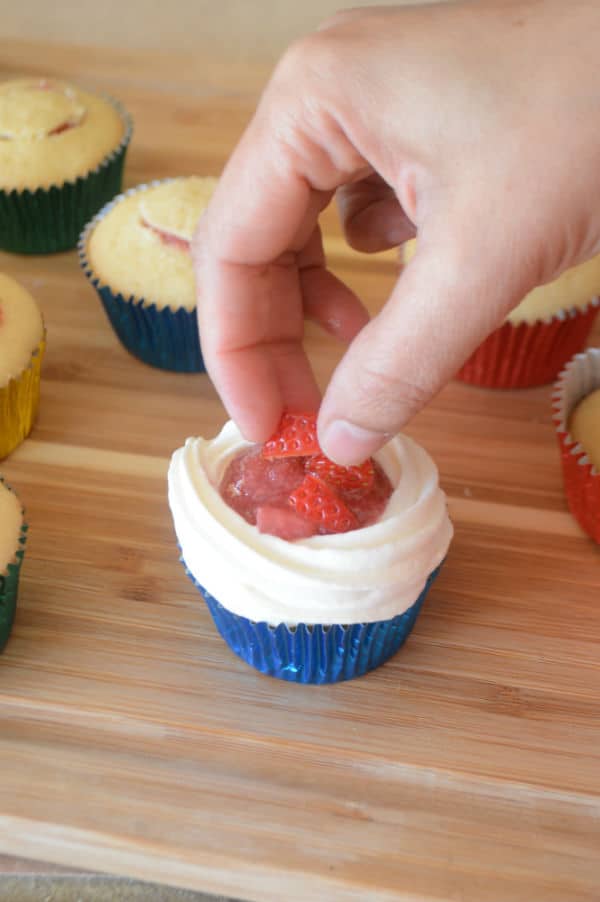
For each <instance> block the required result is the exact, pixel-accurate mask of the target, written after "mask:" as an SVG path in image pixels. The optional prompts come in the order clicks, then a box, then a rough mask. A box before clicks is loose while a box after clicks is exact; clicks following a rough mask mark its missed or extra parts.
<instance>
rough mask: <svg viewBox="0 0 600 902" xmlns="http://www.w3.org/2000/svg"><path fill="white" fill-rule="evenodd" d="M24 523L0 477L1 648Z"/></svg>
mask: <svg viewBox="0 0 600 902" xmlns="http://www.w3.org/2000/svg"><path fill="white" fill-rule="evenodd" d="M26 538H27V526H26V524H25V523H24V521H23V511H22V509H21V505H20V503H19V500H18V498H17V496H16V495H15V494H14V492H12V491H11V490H10V489H9V488H8V486H7V485H6V483H5V482H3V480H2V478H1V477H0V652H1V651H2V650H3V649H4V646H5V645H6V643H7V641H8V637H9V636H10V632H11V630H12V625H13V621H14V619H15V609H16V606H17V594H18V590H19V571H20V569H21V563H22V561H23V555H24V553H25V540H26Z"/></svg>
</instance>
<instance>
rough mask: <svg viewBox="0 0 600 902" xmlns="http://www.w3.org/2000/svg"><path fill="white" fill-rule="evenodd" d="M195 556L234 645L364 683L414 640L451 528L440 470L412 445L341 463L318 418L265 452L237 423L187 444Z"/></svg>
mask: <svg viewBox="0 0 600 902" xmlns="http://www.w3.org/2000/svg"><path fill="white" fill-rule="evenodd" d="M169 504H170V507H171V512H172V515H173V521H174V525H175V532H176V534H177V539H178V543H179V547H180V550H181V557H182V561H183V563H184V565H185V568H186V570H187V571H188V574H189V575H190V576H191V578H192V580H193V582H194V584H195V585H196V586H197V587H198V589H199V591H200V592H201V594H202V596H203V598H204V600H205V601H206V604H207V605H208V608H209V611H210V613H211V615H212V617H213V619H214V622H215V625H216V627H217V629H218V630H219V632H220V633H221V635H222V636H223V638H224V639H225V641H226V642H227V644H228V645H229V646H230V648H231V649H232V650H233V651H234V652H235V653H236V654H237V655H239V656H240V657H241V658H242V659H243V660H244V661H246V662H247V663H248V664H250V665H252V666H253V667H255V668H257V669H258V670H260V671H261V672H262V673H265V674H268V675H270V676H275V677H279V678H280V679H284V680H288V681H292V682H298V683H332V682H337V681H340V680H347V679H351V678H353V677H358V676H361V675H363V674H365V673H367V672H368V671H369V670H372V669H374V668H375V667H378V666H379V665H381V664H383V663H384V662H385V661H387V660H388V659H389V658H390V657H391V656H392V655H394V654H395V653H396V651H398V649H399V648H400V646H401V645H402V644H403V643H404V642H405V640H406V639H407V637H408V636H409V634H410V632H411V630H412V628H413V626H414V623H415V621H416V619H417V616H418V614H419V611H420V609H421V606H422V604H423V602H424V599H425V596H426V595H427V593H428V591H429V588H430V586H431V584H432V582H433V580H434V579H435V577H436V575H437V573H438V571H439V569H440V567H441V564H442V562H443V560H444V558H445V556H446V553H447V550H448V546H449V544H450V541H451V538H452V526H451V524H450V520H449V518H448V514H447V511H446V503H445V496H444V493H443V492H442V491H441V489H440V487H439V483H438V474H437V470H436V467H435V465H434V463H433V461H432V460H431V458H430V457H429V456H428V455H427V453H426V452H425V451H424V450H423V449H422V448H421V447H419V446H418V445H417V444H416V443H415V442H413V441H412V440H411V439H409V438H407V437H406V436H397V437H396V438H394V439H392V440H391V441H390V442H389V443H388V444H387V445H386V446H385V447H384V448H383V449H382V450H381V451H380V452H378V454H377V455H375V458H374V459H370V460H367V461H365V462H364V463H363V464H362V465H360V466H357V467H339V466H337V465H335V464H333V463H332V462H331V461H329V460H328V459H327V458H325V457H324V456H323V454H322V453H321V451H320V449H319V447H318V444H317V441H316V425H315V418H314V416H308V415H305V416H302V415H293V414H286V415H285V416H284V418H283V420H282V423H281V425H280V429H279V431H278V433H277V434H276V435H275V436H273V438H272V440H271V441H269V442H267V443H266V444H265V445H264V446H257V445H252V444H250V443H248V442H246V441H244V440H243V438H242V436H241V435H240V432H239V430H238V429H237V427H236V426H235V425H234V424H233V423H231V422H230V423H227V424H226V426H225V427H224V428H223V430H222V431H221V433H220V434H219V435H218V436H217V438H215V439H213V440H212V441H207V440H205V439H202V438H194V439H188V441H187V442H186V444H185V446H184V447H183V448H180V449H179V450H178V451H176V452H175V454H174V455H173V458H172V460H171V465H170V468H169Z"/></svg>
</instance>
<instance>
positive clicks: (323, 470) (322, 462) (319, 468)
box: [305, 454, 375, 492]
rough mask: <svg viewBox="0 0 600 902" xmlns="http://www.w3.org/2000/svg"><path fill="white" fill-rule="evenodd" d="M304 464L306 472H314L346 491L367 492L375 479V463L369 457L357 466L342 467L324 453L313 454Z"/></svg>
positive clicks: (325, 480)
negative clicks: (360, 490)
mask: <svg viewBox="0 0 600 902" xmlns="http://www.w3.org/2000/svg"><path fill="white" fill-rule="evenodd" d="M305 466H306V470H307V472H308V473H314V474H315V475H316V476H319V477H320V478H321V479H322V480H323V481H324V482H327V483H329V485H332V486H335V487H336V488H339V489H344V490H346V491H355V490H357V489H362V490H363V491H365V492H368V491H369V489H371V488H372V487H373V483H374V481H375V464H374V462H373V460H372V459H371V458H369V459H368V460H365V462H364V463H362V464H359V465H358V466H353V467H342V466H341V465H340V464H334V462H333V461H332V460H329V458H328V457H325V455H324V454H315V455H314V457H309V458H307V460H306V464H305Z"/></svg>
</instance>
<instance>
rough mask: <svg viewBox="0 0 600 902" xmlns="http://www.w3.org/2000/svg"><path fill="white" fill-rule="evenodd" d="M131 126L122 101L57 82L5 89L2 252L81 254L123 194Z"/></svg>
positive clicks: (0, 151) (0, 153)
mask: <svg viewBox="0 0 600 902" xmlns="http://www.w3.org/2000/svg"><path fill="white" fill-rule="evenodd" d="M130 137H131V120H130V118H129V116H128V115H127V113H126V112H125V111H124V110H123V108H122V107H121V106H120V104H118V103H117V102H116V101H113V100H111V99H109V98H105V97H97V96H95V95H94V94H89V93H87V92H86V91H81V90H79V89H78V88H75V87H73V86H72V85H69V84H66V83H65V82H62V81H58V80H56V79H40V78H36V79H32V78H27V79H18V80H15V81H7V82H3V83H1V84H0V247H1V248H4V250H8V251H16V252H18V253H28V254H43V253H49V252H53V251H62V250H67V249H69V248H72V247H75V245H76V244H77V239H78V238H79V235H80V233H81V230H82V228H83V226H84V225H85V223H86V222H88V220H89V219H90V218H91V217H92V216H93V215H94V213H96V211H97V210H99V209H100V207H101V206H102V205H103V204H104V203H106V201H108V200H109V199H110V198H111V197H114V195H115V194H116V193H117V192H118V191H120V189H121V176H122V170H123V162H124V158H125V152H126V149H127V145H128V143H129V140H130Z"/></svg>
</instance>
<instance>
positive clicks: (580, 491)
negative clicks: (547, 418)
mask: <svg viewBox="0 0 600 902" xmlns="http://www.w3.org/2000/svg"><path fill="white" fill-rule="evenodd" d="M553 400H554V421H555V424H556V430H557V435H558V443H559V448H560V451H561V460H562V469H563V478H564V484H565V492H566V496H567V502H568V504H569V508H570V510H571V513H572V514H573V516H574V517H575V519H576V520H577V521H578V522H579V524H580V525H581V527H582V528H583V529H584V530H585V531H586V532H587V533H588V535H590V536H591V537H592V539H594V541H595V542H597V543H598V544H600V348H589V349H588V350H587V351H586V352H585V353H583V354H577V355H576V356H575V357H574V358H573V359H572V360H571V361H570V362H569V363H568V365H567V366H566V367H565V369H564V370H563V372H562V373H561V375H560V378H559V380H558V382H557V384H556V388H555V391H554V397H553Z"/></svg>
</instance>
